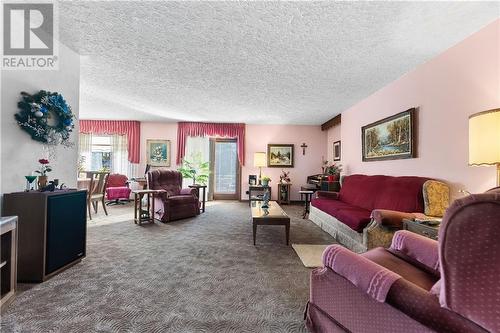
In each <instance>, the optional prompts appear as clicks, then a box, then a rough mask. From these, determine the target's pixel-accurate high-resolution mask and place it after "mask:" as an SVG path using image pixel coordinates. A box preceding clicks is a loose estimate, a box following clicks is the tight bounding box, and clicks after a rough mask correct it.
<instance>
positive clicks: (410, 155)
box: [361, 108, 418, 162]
mask: <svg viewBox="0 0 500 333" xmlns="http://www.w3.org/2000/svg"><path fill="white" fill-rule="evenodd" d="M416 111H417V109H416V108H411V109H408V110H406V111H403V112H399V113H397V114H395V115H392V116H390V117H386V118H384V119H380V120H378V121H376V122H373V123H371V124H368V125H365V126H363V127H361V145H362V146H361V154H362V156H361V158H362V161H363V162H371V161H384V160H385V161H387V160H400V159H406V158H415V157H417V140H418V134H417V117H416V113H417V112H416ZM407 114H409V115H410V123H411V124H410V127H411V135H410V137H411V142H410V152H409V153H406V154H400V155H396V156H381V157H373V158H366V156H365V155H366V151H365V131H366V129H368V128H371V127H375V126H378V125H380V124H383V123H385V122H387V121H391V120H394V119H397V118H400V117H402V116H405V115H407Z"/></svg>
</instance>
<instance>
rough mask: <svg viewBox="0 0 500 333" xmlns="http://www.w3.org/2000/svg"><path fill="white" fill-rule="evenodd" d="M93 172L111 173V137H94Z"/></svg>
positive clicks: (91, 163)
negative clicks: (103, 171)
mask: <svg viewBox="0 0 500 333" xmlns="http://www.w3.org/2000/svg"><path fill="white" fill-rule="evenodd" d="M90 167H91V170H98V171H100V170H106V171H111V170H112V168H113V158H112V147H111V136H107V135H106V136H92V154H91V162H90Z"/></svg>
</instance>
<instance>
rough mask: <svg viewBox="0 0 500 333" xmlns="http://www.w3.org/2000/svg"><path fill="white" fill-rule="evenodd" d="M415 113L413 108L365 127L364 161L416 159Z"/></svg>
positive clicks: (363, 128)
mask: <svg viewBox="0 0 500 333" xmlns="http://www.w3.org/2000/svg"><path fill="white" fill-rule="evenodd" d="M415 112H416V111H415V108H412V109H409V110H406V111H403V112H400V113H398V114H395V115H394V116H391V117H387V118H384V119H382V120H379V121H377V122H374V123H372V124H369V125H366V126H363V127H362V128H361V136H362V137H361V139H362V144H363V149H362V151H363V161H364V162H367V161H381V160H395V159H401V158H413V157H415V156H416V149H415V134H416V133H415V129H416V126H415Z"/></svg>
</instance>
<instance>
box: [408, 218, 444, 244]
mask: <svg viewBox="0 0 500 333" xmlns="http://www.w3.org/2000/svg"><path fill="white" fill-rule="evenodd" d="M439 226H440V224H437V225H428V224H425V223H422V222H416V221H413V220H410V219H403V229H404V230H408V231H411V232H414V233H416V234H419V235H422V236H425V237H428V238H431V239H434V240H437V239H438V233H439Z"/></svg>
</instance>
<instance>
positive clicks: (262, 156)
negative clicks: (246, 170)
mask: <svg viewBox="0 0 500 333" xmlns="http://www.w3.org/2000/svg"><path fill="white" fill-rule="evenodd" d="M266 165H267V161H266V153H262V152H258V153H254V154H253V166H254V167H258V168H259V185H262V181H261V180H262V167H265V166H266Z"/></svg>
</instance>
